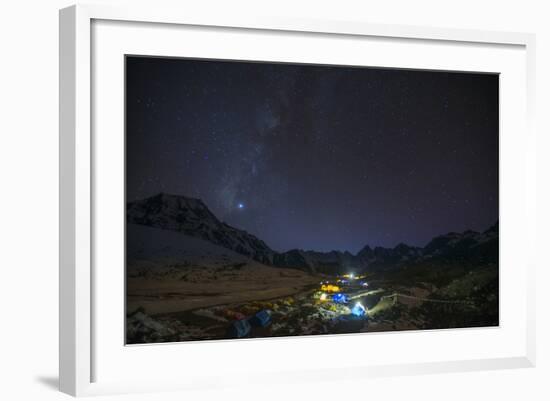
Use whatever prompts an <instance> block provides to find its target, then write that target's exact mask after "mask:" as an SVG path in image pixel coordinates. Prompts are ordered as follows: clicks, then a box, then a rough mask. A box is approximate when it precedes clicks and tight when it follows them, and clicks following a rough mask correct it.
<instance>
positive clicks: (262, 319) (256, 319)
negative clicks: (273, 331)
mask: <svg viewBox="0 0 550 401" xmlns="http://www.w3.org/2000/svg"><path fill="white" fill-rule="evenodd" d="M250 323H251V324H252V325H253V326H259V327H266V326H269V325H270V324H271V313H269V311H268V310H267V309H263V310H261V311H259V312H258V313H256V314H255V315H254V316H252V317H251V318H250Z"/></svg>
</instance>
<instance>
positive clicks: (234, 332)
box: [229, 319, 250, 338]
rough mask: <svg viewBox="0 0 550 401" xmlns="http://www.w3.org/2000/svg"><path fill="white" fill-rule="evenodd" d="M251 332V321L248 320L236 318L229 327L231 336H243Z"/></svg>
mask: <svg viewBox="0 0 550 401" xmlns="http://www.w3.org/2000/svg"><path fill="white" fill-rule="evenodd" d="M249 333H250V323H248V321H247V320H244V319H243V320H235V321H234V322H233V323H231V326H230V327H229V336H231V337H236V338H242V337H246V336H247V335H248V334H249Z"/></svg>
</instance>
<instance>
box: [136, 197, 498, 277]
mask: <svg viewBox="0 0 550 401" xmlns="http://www.w3.org/2000/svg"><path fill="white" fill-rule="evenodd" d="M127 222H128V223H132V224H140V225H145V226H149V227H155V228H161V229H165V230H172V231H177V232H181V233H184V234H186V235H188V236H192V237H196V238H200V239H202V240H206V241H209V242H211V243H213V244H216V245H218V246H221V247H224V248H226V249H230V250H232V251H234V252H236V253H239V254H241V255H245V256H247V257H250V258H252V259H254V260H256V261H258V262H261V263H263V264H266V265H273V266H278V267H291V268H296V269H300V270H306V271H310V272H321V273H327V274H337V273H343V272H349V271H350V270H351V271H355V272H363V271H381V270H388V269H395V268H398V267H399V266H401V265H403V264H405V263H407V264H411V263H413V264H414V263H419V262H424V261H427V260H436V261H437V260H443V261H456V262H461V263H477V264H487V263H496V262H497V261H498V223H496V224H494V225H493V226H492V227H490V228H489V229H488V230H486V231H484V232H481V233H480V232H476V231H465V232H463V233H448V234H445V235H441V236H438V237H435V238H434V239H432V240H431V241H430V242H429V243H428V244H427V245H426V246H425V247H423V248H422V247H412V246H408V245H406V244H399V245H397V246H396V247H394V248H383V247H375V248H371V247H369V246H368V245H367V246H365V247H364V248H363V249H361V250H360V251H359V252H358V253H357V254H356V255H353V254H352V253H350V252H341V251H331V252H316V251H304V250H301V249H293V250H290V251H287V252H282V253H281V252H276V251H274V250H272V249H271V248H270V247H269V246H268V245H267V244H266V243H265V242H264V241H262V240H261V239H259V238H257V237H255V236H254V235H252V234H250V233H248V232H246V231H244V230H240V229H237V228H235V227H232V226H230V225H228V224H226V223H224V222H222V221H220V220H219V219H218V218H217V217H216V216H215V215H214V214H213V213H212V212H211V211H210V210H209V209H208V207H207V206H206V205H205V204H204V203H203V202H202V201H201V200H199V199H193V198H188V197H185V196H179V195H169V194H164V193H161V194H158V195H156V196H153V197H150V198H147V199H143V200H138V201H133V202H129V203H128V205H127Z"/></svg>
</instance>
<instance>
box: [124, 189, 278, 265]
mask: <svg viewBox="0 0 550 401" xmlns="http://www.w3.org/2000/svg"><path fill="white" fill-rule="evenodd" d="M126 212H127V222H128V223H131V224H141V225H145V226H149V227H156V228H162V229H165V230H172V231H178V232H181V233H184V234H186V235H189V236H192V237H197V238H200V239H203V240H207V241H210V242H212V243H214V244H216V245H219V246H222V247H224V248H227V249H230V250H233V251H235V252H237V253H239V254H241V255H246V256H249V257H251V258H252V259H254V260H257V261H259V262H261V263H266V264H272V263H273V256H274V254H275V252H274V251H273V250H271V249H270V248H269V247H268V246H267V245H266V244H265V242H263V241H262V240H260V239H258V238H256V237H255V236H253V235H252V234H249V233H247V232H246V231H244V230H239V229H237V228H234V227H231V226H230V225H228V224H226V223H224V222H221V221H220V220H218V218H217V217H216V216H214V214H213V213H212V212H211V211H210V210H209V209H208V207H206V205H205V204H204V203H203V202H202V201H201V200H199V199H193V198H187V197H184V196H177V195H169V194H163V193H161V194H158V195H156V196H153V197H151V198H147V199H143V200H138V201H134V202H129V203H128V205H127V210H126Z"/></svg>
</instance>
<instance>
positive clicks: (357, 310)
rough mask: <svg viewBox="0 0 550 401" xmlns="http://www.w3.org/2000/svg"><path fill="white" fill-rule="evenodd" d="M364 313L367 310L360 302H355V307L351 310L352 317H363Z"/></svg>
mask: <svg viewBox="0 0 550 401" xmlns="http://www.w3.org/2000/svg"><path fill="white" fill-rule="evenodd" d="M366 312H367V310H366V309H365V307H364V306H363V305H362V304H361V302H357V303H356V304H355V306H354V307H353V309H352V310H351V313H352V315H355V316H365V313H366Z"/></svg>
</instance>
